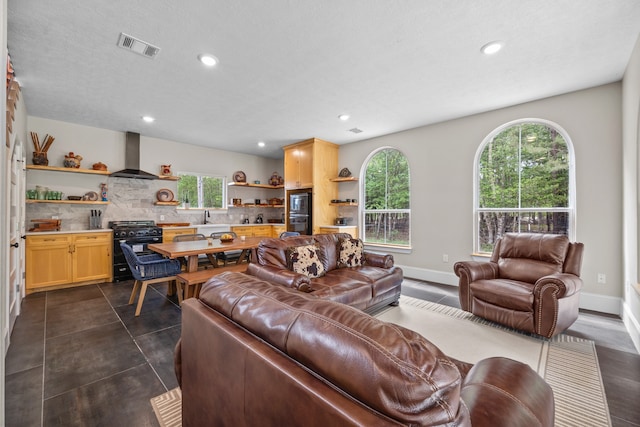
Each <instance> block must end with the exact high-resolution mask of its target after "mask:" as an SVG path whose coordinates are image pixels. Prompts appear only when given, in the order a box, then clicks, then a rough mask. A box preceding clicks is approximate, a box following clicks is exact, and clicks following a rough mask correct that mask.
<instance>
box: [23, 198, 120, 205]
mask: <svg viewBox="0 0 640 427" xmlns="http://www.w3.org/2000/svg"><path fill="white" fill-rule="evenodd" d="M26 202H27V203H62V204H67V205H70V204H74V205H108V204H109V202H108V201H107V202H103V201H102V200H96V201H95V202H94V201H91V200H37V199H27V200H26Z"/></svg>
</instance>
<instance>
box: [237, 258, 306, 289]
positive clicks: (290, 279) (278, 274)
mask: <svg viewBox="0 0 640 427" xmlns="http://www.w3.org/2000/svg"><path fill="white" fill-rule="evenodd" d="M246 273H247V274H250V275H252V276H255V277H257V278H258V279H261V280H265V281H267V282H271V283H275V284H277V285H281V286H286V287H288V288H293V289H297V290H299V291H301V292H311V285H310V283H311V280H310V279H309V278H308V277H307V276H305V275H304V274H299V273H296V272H294V271H291V270H287V269H284V268H278V267H273V266H270V265H260V264H256V263H249V265H248V266H247V272H246Z"/></svg>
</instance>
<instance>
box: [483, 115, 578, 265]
mask: <svg viewBox="0 0 640 427" xmlns="http://www.w3.org/2000/svg"><path fill="white" fill-rule="evenodd" d="M522 123H540V124H543V125H546V126H549V127H552V128H554V129H555V130H557V131H558V132H559V133H560V134H561V135H562V137H563V138H564V140H565V142H566V143H567V152H568V155H569V200H568V202H569V206H567V207H562V208H521V209H518V208H514V209H495V210H500V211H505V210H509V211H511V210H513V211H522V212H531V211H536V212H538V211H540V212H542V211H553V212H567V211H568V212H569V236H568V237H569V240H572V241H575V240H576V222H577V212H576V167H575V158H576V156H575V152H574V149H573V142H572V141H571V137H569V134H568V133H567V131H566V130H565V129H564V128H563V127H562V126H560V125H559V124H557V123H555V122H552V121H550V120H545V119H538V118H524V119H517V120H513V121H510V122H508V123H505V124H503V125H501V126H499V127H497V128H495V129H494V130H493V131H492V132H490V133H489V134H488V135H487V136H486V137H485V138H484V140H483V141H482V143H481V144H480V146H479V147H478V149H477V150H476V155H475V157H474V159H473V214H472V219H471V220H472V221H473V251H472V253H473V254H476V255H479V254H483V253H482V252H479V242H478V238H479V236H478V233H479V229H478V221H477V218H478V211H479V208H478V202H479V200H480V194H479V192H480V188H479V186H480V185H479V184H480V183H479V181H478V163H479V161H480V156H481V155H482V152H483V151H484V148H485V146H486V145H487V144H488V143H489V142H490V141H491V140H492V139H493V138H494V137H495V136H496V135H498V134H499V133H500V132H502V131H503V130H505V129H507V128H510V127H513V126H517V125H520V124H522Z"/></svg>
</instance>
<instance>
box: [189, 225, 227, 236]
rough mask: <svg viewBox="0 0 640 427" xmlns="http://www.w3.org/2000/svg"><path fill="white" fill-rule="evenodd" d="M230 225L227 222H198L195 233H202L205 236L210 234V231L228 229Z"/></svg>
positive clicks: (216, 231) (217, 231)
mask: <svg viewBox="0 0 640 427" xmlns="http://www.w3.org/2000/svg"><path fill="white" fill-rule="evenodd" d="M230 230H231V225H229V224H198V225H196V233H199V234H204V235H205V236H209V235H211V233H220V232H223V231H230Z"/></svg>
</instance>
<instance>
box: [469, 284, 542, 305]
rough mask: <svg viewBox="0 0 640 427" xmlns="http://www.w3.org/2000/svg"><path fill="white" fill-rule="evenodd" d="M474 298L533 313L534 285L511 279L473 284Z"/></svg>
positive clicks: (472, 292)
mask: <svg viewBox="0 0 640 427" xmlns="http://www.w3.org/2000/svg"><path fill="white" fill-rule="evenodd" d="M470 287H471V294H472V295H473V297H474V298H477V299H479V300H482V301H486V302H488V303H491V304H492V305H497V306H498V307H504V308H509V309H512V310H517V311H528V312H533V284H531V283H525V282H518V281H516V280H509V279H493V280H476V281H475V282H472V283H471V285H470Z"/></svg>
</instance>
